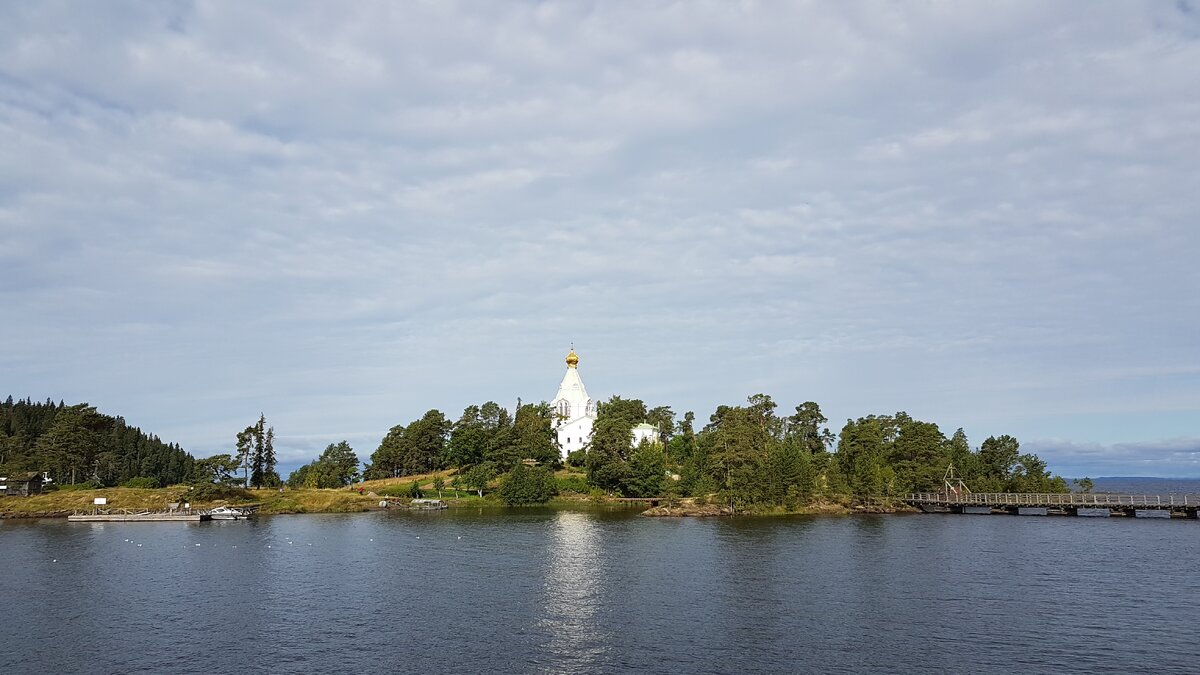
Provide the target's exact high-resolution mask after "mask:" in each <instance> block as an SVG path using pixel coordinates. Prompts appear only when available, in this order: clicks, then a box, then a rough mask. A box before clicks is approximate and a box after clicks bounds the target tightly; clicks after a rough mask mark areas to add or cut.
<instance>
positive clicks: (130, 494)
mask: <svg viewBox="0 0 1200 675" xmlns="http://www.w3.org/2000/svg"><path fill="white" fill-rule="evenodd" d="M188 492H189V490H188V489H187V487H186V486H174V487H169V488H157V489H138V488H104V489H98V490H69V491H68V490H61V491H55V492H48V493H45V494H40V495H34V496H31V497H0V519H3V520H8V519H26V518H65V517H67V516H69V515H71V514H72V513H74V512H76V511H81V512H83V511H91V510H92V509H93V508H106V509H129V510H148V511H158V510H163V509H166V508H167V505H168V504H169V503H173V502H188V501H189V499H188ZM429 496H433V497H436V496H437V495H436V493H434V494H432V495H429ZM96 497H104V498H106V499H107V500H108V503H107V505H106V506H104V507H95V506H93V499H95V498H96ZM383 499H388V500H389V501H393V502H395V501H404V500H405V498H402V497H401V498H397V497H396V496H388V495H380V494H377V493H375V492H374V491H373V490H372V491H368V490H366V489H365V488H364V492H363V494H361V495H360V494H359V493H358V490H357V488H355V489H353V490H352V489H332V490H321V489H315V488H313V489H303V488H302V489H285V490H284V491H283V492H280V491H279V490H270V489H262V490H238V491H236V494H230V495H227V496H224V497H221V498H217V499H207V500H202V499H194V500H191V501H190V503H191V506H192V509H211V508H214V507H217V506H222V505H228V506H254V507H256V508H257V512H258V513H259V514H262V515H282V514H317V513H366V512H370V511H381V510H385V509H384V508H383V507H380V505H379V503H380V501H382V500H383ZM442 499H443V500H444V501H446V503H447V504H449V506H450V508H476V509H502V508H507V507H505V505H504V504H503V503H502V502H500V501H499V500H497V499H495V498H492V497H490V496H489V497H484V498H480V497H478V496H477V495H475V494H466V493H464V492H462V491H459V492H458V496H457V498H456V497H455V494H454V492H453V491H452V490H443V497H442ZM542 506H543V508H551V509H563V510H570V509H580V508H591V507H606V508H620V509H639V510H642V511H644V512H645V515H647V516H658V517H705V516H729V515H731V514H730V513H729V510H728V508H727V507H724V506H722V505H719V504H696V503H695V502H694V501H693V500H690V499H684V500H678V501H676V502H671V503H670V504H669V505H668V503H667V501H666V500H663V502H662V503H661V505H659V506H653V507H652V506H651V505H649V504H643V503H636V502H635V503H630V502H622V501H618V500H615V499H608V498H602V499H597V498H594V497H589V496H587V495H578V494H567V495H560V496H558V497H555V498H554V499H553V500H551V501H550V502H549V503H548V504H545V505H542ZM909 510H910V509H907V508H863V507H855V506H852V505H850V504H848V503H844V502H833V501H818V502H814V503H811V504H807V505H804V506H801V507H799V508H796V509H783V508H775V509H770V510H739V511H738V512H737V513H736V514H734V515H751V516H789V515H849V514H854V513H894V512H904V511H909Z"/></svg>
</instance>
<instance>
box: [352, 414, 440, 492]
mask: <svg viewBox="0 0 1200 675" xmlns="http://www.w3.org/2000/svg"><path fill="white" fill-rule="evenodd" d="M451 426H452V425H451V424H450V422H449V421H448V420H447V419H446V416H445V415H443V414H442V413H441V412H440V411H438V410H430V411H428V412H426V413H425V415H423V416H422V417H421V419H419V420H416V421H414V422H411V423H410V424H408V426H401V425H397V426H394V427H392V428H391V430H390V431H388V433H387V435H386V436H384V437H383V441H381V442H380V444H379V448H378V449H376V450H375V452H374V453H373V454H372V455H371V463H370V464H369V465H367V469H366V471H364V475H365V477H366V478H367V479H368V480H370V479H375V478H396V477H399V476H412V475H415V474H422V473H429V472H430V471H435V470H437V469H438V468H440V466H441V464H442V462H443V461H445V455H446V439H447V437H448V436H449V434H450V429H451Z"/></svg>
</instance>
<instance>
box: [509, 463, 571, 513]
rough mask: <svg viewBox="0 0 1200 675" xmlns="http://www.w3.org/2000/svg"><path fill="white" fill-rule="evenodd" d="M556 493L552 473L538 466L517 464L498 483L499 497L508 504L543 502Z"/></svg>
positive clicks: (524, 504) (518, 504) (520, 504)
mask: <svg viewBox="0 0 1200 675" xmlns="http://www.w3.org/2000/svg"><path fill="white" fill-rule="evenodd" d="M556 494H558V487H557V485H556V484H555V481H554V475H553V474H552V473H550V471H549V470H548V469H546V468H544V467H540V466H538V467H533V466H526V465H525V464H518V465H516V466H514V467H513V468H512V471H509V472H508V475H506V476H505V477H504V479H503V481H501V483H500V499H502V500H503V501H504V503H505V504H507V505H508V506H531V505H534V504H545V503H546V502H548V501H550V499H551V498H552V497H553V496H554V495H556Z"/></svg>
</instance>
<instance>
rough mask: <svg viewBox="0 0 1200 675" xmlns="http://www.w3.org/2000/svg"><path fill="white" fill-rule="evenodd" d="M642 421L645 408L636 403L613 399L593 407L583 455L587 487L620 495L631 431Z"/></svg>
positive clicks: (623, 483) (626, 476)
mask: <svg viewBox="0 0 1200 675" xmlns="http://www.w3.org/2000/svg"><path fill="white" fill-rule="evenodd" d="M645 419H646V404H645V403H643V402H642V401H639V400H637V399H623V398H621V397H620V396H613V397H612V398H611V399H609V400H608V402H606V403H601V404H600V405H599V406H598V407H597V411H596V423H595V425H593V427H592V441H591V443H590V444H589V447H588V453H587V476H588V482H589V483H591V484H592V485H594V486H596V487H598V488H601V489H604V490H609V491H620V490H622V489H623V488H624V487H625V485H626V483H627V481H628V478H629V467H628V465H627V464H626V459H627V458H628V455H629V453H630V450H631V449H630V447H629V446H630V445H631V443H632V440H633V427H634V426H635V425H637V424H640V423H641V422H642V421H643V420H645Z"/></svg>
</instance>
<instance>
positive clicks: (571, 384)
mask: <svg viewBox="0 0 1200 675" xmlns="http://www.w3.org/2000/svg"><path fill="white" fill-rule="evenodd" d="M578 366H579V356H578V355H576V354H575V350H574V349H572V350H571V353H570V354H567V372H566V374H565V375H563V379H562V384H560V385H558V395H557V396H555V397H554V401H553V402H552V403H551V404H550V407H551V408H552V409H553V410H554V430H555V432H556V433H557V434H558V445H559V447H561V448H562V456H563V459H566V457H567V455H569V454H571V453H572V452H575V451H576V450H582V449H583V447H584V446H585V445H587V444H588V442H589V441H591V440H592V425H593V424H594V423H595V421H596V402H595V401H593V400H592V399H591V398H589V397H588V394H587V389H585V388H584V386H583V380H581V379H580V378H579V368H578Z"/></svg>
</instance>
